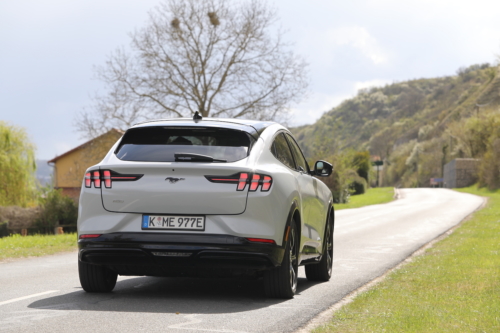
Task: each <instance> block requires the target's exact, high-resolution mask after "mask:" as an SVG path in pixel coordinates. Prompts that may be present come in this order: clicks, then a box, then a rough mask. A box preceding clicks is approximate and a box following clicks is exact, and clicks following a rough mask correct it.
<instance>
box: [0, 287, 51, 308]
mask: <svg viewBox="0 0 500 333" xmlns="http://www.w3.org/2000/svg"><path fill="white" fill-rule="evenodd" d="M58 291H59V290H48V291H44V292H43V293H38V294H32V295H28V296H23V297H18V298H13V299H9V300H7V301H3V302H0V306H2V305H6V304H10V303H14V302H19V301H23V300H25V299H28V298H33V297H38V296H43V295H47V294H52V293H55V292H58Z"/></svg>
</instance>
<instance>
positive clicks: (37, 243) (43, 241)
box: [0, 233, 77, 260]
mask: <svg viewBox="0 0 500 333" xmlns="http://www.w3.org/2000/svg"><path fill="white" fill-rule="evenodd" d="M76 244H77V239H76V233H71V234H64V235H33V236H25V237H23V236H21V235H18V234H17V235H11V236H8V237H3V238H0V260H5V259H7V258H22V257H39V256H44V255H48V254H54V253H57V252H63V251H72V250H75V249H76Z"/></svg>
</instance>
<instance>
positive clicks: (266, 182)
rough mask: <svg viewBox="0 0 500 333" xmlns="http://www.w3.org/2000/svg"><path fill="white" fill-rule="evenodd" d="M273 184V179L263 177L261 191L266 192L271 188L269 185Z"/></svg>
mask: <svg viewBox="0 0 500 333" xmlns="http://www.w3.org/2000/svg"><path fill="white" fill-rule="evenodd" d="M272 182H273V179H272V178H271V177H269V176H264V179H262V191H264V192H267V191H269V189H270V188H271V184H272Z"/></svg>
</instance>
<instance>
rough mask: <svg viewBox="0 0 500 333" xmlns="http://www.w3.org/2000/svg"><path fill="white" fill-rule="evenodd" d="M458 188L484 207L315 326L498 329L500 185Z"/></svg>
mask: <svg viewBox="0 0 500 333" xmlns="http://www.w3.org/2000/svg"><path fill="white" fill-rule="evenodd" d="M460 191H461V192H466V193H472V194H477V195H481V196H486V197H489V202H488V204H487V207H486V208H484V209H482V210H480V211H478V212H476V213H474V215H473V216H472V218H471V219H469V220H467V221H466V222H464V223H463V224H462V225H461V226H460V227H459V228H457V229H456V230H455V231H454V232H453V233H452V234H451V235H450V236H449V237H447V238H445V239H443V240H442V241H440V242H438V243H436V244H435V245H434V246H433V247H432V248H430V249H428V250H427V251H426V252H425V254H424V255H422V256H419V257H416V258H415V259H414V260H413V261H411V262H410V263H408V264H406V265H405V266H403V267H402V268H400V269H398V270H396V271H394V272H392V273H391V274H389V275H388V276H387V277H386V278H385V279H384V280H383V281H382V282H381V283H380V284H378V285H377V286H375V287H374V288H372V289H370V290H368V291H366V292H364V293H361V294H360V295H358V296H357V297H356V298H355V299H354V300H353V302H351V303H349V304H348V305H346V306H344V307H343V308H341V309H340V310H339V311H337V312H335V313H334V314H333V318H332V320H331V321H330V323H329V324H327V325H324V326H322V327H319V328H317V329H315V330H314V331H313V332H315V333H324V332H500V296H499V295H500V237H499V235H500V191H496V192H489V191H487V190H482V189H481V190H478V189H476V188H473V187H470V188H466V189H461V190H460Z"/></svg>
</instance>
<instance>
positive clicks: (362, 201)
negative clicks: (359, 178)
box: [335, 187, 394, 210]
mask: <svg viewBox="0 0 500 333" xmlns="http://www.w3.org/2000/svg"><path fill="white" fill-rule="evenodd" d="M393 199H394V189H393V188H392V187H376V188H369V189H368V191H366V193H365V194H361V195H352V196H351V197H350V200H349V203H346V204H335V210H339V209H346V208H358V207H363V206H369V205H376V204H382V203H386V202H391V201H392V200H393Z"/></svg>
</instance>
